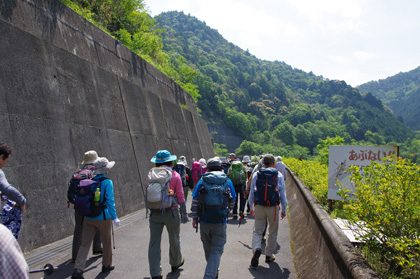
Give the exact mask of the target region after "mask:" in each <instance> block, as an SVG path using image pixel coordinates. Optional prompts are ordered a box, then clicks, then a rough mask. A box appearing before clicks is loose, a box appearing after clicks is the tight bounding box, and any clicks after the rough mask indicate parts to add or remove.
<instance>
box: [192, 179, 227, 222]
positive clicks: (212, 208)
mask: <svg viewBox="0 0 420 279" xmlns="http://www.w3.org/2000/svg"><path fill="white" fill-rule="evenodd" d="M201 181H202V183H203V184H202V187H201V189H200V191H199V193H198V217H200V218H203V219H205V220H206V221H209V222H221V221H222V220H223V219H225V218H227V216H228V214H229V200H230V197H231V194H230V188H229V184H228V181H229V180H228V177H227V176H226V174H225V173H224V172H222V171H212V172H206V173H205V174H203V176H202V177H201Z"/></svg>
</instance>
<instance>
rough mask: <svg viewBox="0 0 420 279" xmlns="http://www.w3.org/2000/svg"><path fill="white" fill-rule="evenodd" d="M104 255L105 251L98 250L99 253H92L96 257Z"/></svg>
mask: <svg viewBox="0 0 420 279" xmlns="http://www.w3.org/2000/svg"><path fill="white" fill-rule="evenodd" d="M103 253H104V251H103V250H98V251H93V252H92V254H93V255H94V256H98V255H102V254H103Z"/></svg>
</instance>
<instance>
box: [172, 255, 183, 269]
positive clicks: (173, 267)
mask: <svg viewBox="0 0 420 279" xmlns="http://www.w3.org/2000/svg"><path fill="white" fill-rule="evenodd" d="M183 265H184V258H182V261H181V263H180V264H179V265H178V266H171V271H172V272H175V271H177V270H178V268H180V267H181V266H183Z"/></svg>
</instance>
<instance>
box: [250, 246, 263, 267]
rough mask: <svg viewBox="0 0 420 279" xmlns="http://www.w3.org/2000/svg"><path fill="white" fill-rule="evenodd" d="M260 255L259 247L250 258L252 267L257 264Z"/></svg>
mask: <svg viewBox="0 0 420 279" xmlns="http://www.w3.org/2000/svg"><path fill="white" fill-rule="evenodd" d="M260 256H261V249H257V250H255V252H254V255H253V256H252V259H251V266H252V267H257V266H258V259H259V258H260Z"/></svg>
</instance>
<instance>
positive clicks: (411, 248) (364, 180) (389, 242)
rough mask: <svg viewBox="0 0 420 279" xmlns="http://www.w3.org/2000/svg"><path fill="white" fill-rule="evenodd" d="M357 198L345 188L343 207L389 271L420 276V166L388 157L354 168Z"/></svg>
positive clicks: (352, 176)
mask: <svg viewBox="0 0 420 279" xmlns="http://www.w3.org/2000/svg"><path fill="white" fill-rule="evenodd" d="M350 180H351V182H352V184H353V185H354V186H355V194H354V198H350V197H349V195H348V191H346V190H345V189H343V190H342V191H341V195H342V197H343V199H344V200H345V201H346V202H347V205H345V206H344V210H345V211H346V213H347V215H348V220H349V221H350V224H351V225H352V226H354V227H355V228H356V229H357V231H359V232H362V233H361V234H359V236H358V238H359V239H360V240H361V241H362V242H363V243H364V245H366V246H367V247H368V249H369V251H370V252H371V253H376V254H377V255H378V256H380V258H381V259H382V260H383V261H384V263H386V264H387V265H388V267H389V268H388V271H387V272H386V273H387V274H386V275H388V274H395V275H397V276H400V275H402V274H405V275H406V276H408V277H410V278H419V276H420V238H419V236H420V167H419V166H417V165H416V164H414V163H412V162H411V161H410V160H406V159H404V160H402V159H397V158H395V157H388V158H384V159H383V163H382V164H380V163H377V162H372V163H371V164H370V165H369V166H367V167H364V168H363V171H361V169H360V168H359V167H357V166H352V167H351V178H350Z"/></svg>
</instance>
